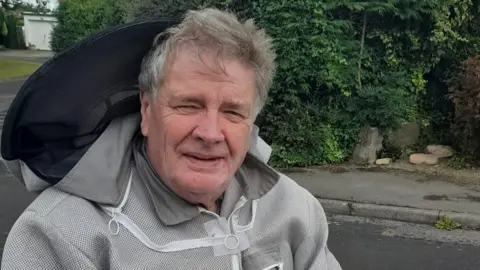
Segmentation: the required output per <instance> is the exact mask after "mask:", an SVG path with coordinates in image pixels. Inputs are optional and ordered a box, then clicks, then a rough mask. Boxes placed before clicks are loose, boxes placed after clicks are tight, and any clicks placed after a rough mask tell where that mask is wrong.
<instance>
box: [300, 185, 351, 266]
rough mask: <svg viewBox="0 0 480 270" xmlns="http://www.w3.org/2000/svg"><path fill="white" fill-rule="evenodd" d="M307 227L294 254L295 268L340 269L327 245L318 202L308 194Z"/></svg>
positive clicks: (325, 229) (324, 218) (323, 222)
mask: <svg viewBox="0 0 480 270" xmlns="http://www.w3.org/2000/svg"><path fill="white" fill-rule="evenodd" d="M307 197H308V207H309V229H308V231H307V234H306V236H305V237H304V239H303V240H302V241H301V243H300V245H299V247H298V248H297V250H296V252H295V254H294V265H295V269H309V270H341V269H342V267H341V266H340V264H339V263H338V261H337V259H336V258H335V256H334V255H333V254H332V253H331V252H330V250H329V249H328V247H327V239H328V223H327V218H326V216H325V212H324V211H323V208H322V206H321V205H320V202H319V201H318V200H317V199H315V198H313V196H311V195H310V194H309V196H307Z"/></svg>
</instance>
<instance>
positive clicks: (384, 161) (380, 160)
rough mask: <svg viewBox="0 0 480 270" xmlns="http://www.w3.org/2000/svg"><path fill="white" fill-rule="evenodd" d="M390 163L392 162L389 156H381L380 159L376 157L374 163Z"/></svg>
mask: <svg viewBox="0 0 480 270" xmlns="http://www.w3.org/2000/svg"><path fill="white" fill-rule="evenodd" d="M390 163H392V159H391V158H381V159H377V161H375V164H376V165H389V164H390Z"/></svg>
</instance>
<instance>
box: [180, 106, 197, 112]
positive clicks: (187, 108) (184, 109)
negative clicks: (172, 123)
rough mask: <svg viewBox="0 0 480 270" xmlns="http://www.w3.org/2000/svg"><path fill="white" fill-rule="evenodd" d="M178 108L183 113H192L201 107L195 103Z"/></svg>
mask: <svg viewBox="0 0 480 270" xmlns="http://www.w3.org/2000/svg"><path fill="white" fill-rule="evenodd" d="M176 109H177V110H178V111H180V112H183V113H192V112H196V111H198V110H199V109H200V108H199V107H197V106H194V105H183V106H178V107H176Z"/></svg>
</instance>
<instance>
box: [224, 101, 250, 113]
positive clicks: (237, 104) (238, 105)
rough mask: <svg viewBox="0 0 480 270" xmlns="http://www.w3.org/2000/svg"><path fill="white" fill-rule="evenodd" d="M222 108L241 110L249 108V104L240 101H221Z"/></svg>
mask: <svg viewBox="0 0 480 270" xmlns="http://www.w3.org/2000/svg"><path fill="white" fill-rule="evenodd" d="M222 107H224V108H228V109H231V110H243V111H247V110H250V104H248V103H246V102H241V101H227V102H224V103H223V106H222Z"/></svg>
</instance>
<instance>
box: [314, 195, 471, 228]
mask: <svg viewBox="0 0 480 270" xmlns="http://www.w3.org/2000/svg"><path fill="white" fill-rule="evenodd" d="M317 199H318V201H319V202H320V203H321V204H322V206H323V209H324V210H325V212H326V213H329V214H339V215H348V216H360V217H371V218H379V219H388V220H395V221H403V222H412V223H418V224H429V225H433V224H435V223H436V222H437V221H438V220H439V219H440V218H442V217H443V216H447V217H449V218H451V219H453V220H454V221H456V222H458V223H460V224H461V225H462V226H463V227H465V228H469V229H480V215H478V214H472V213H460V212H452V211H443V210H432V209H419V208H412V207H403V206H391V205H380V204H370V203H362V202H353V201H344V200H335V199H323V198H317Z"/></svg>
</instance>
